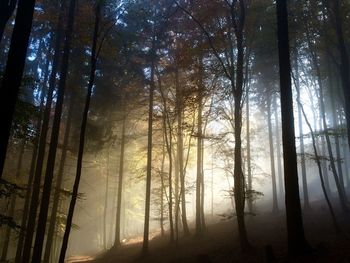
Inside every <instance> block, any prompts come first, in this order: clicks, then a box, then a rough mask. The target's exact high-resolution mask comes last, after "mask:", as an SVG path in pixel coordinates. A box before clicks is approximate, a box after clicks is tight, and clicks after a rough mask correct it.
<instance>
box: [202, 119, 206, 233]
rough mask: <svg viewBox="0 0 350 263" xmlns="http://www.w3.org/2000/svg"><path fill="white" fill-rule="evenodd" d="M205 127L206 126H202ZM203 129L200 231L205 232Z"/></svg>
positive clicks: (203, 134) (203, 135)
mask: <svg viewBox="0 0 350 263" xmlns="http://www.w3.org/2000/svg"><path fill="white" fill-rule="evenodd" d="M204 126H206V125H204ZM205 129H206V128H205V127H204V128H203V133H202V154H201V157H202V161H201V166H202V174H201V175H202V178H201V187H202V188H201V190H202V191H201V222H202V230H203V231H206V230H207V226H206V224H205V214H204V205H205V201H204V199H205V183H204V139H203V138H204V137H205Z"/></svg>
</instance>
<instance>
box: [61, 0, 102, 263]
mask: <svg viewBox="0 0 350 263" xmlns="http://www.w3.org/2000/svg"><path fill="white" fill-rule="evenodd" d="M75 2H76V1H75V0H72V2H71V7H70V14H71V15H74V10H75V5H76V3H75ZM100 12H101V2H100V1H97V3H96V5H95V25H94V33H93V38H92V48H91V50H92V52H91V61H90V67H91V68H90V76H89V83H88V88H87V95H86V100H85V106H84V111H83V117H82V121H81V126H80V137H79V150H78V161H77V170H76V175H75V180H74V185H73V191H72V198H71V201H70V204H69V209H68V215H67V222H66V228H65V231H64V236H63V240H62V247H61V251H60V256H59V263H64V259H65V256H66V251H67V247H68V239H69V234H70V231H71V228H72V221H73V214H74V208H75V204H76V201H77V197H78V189H79V184H80V178H81V169H82V163H83V155H84V146H85V131H86V124H87V118H88V113H89V109H90V102H91V94H92V88H93V86H94V83H95V77H96V63H97V59H98V54H99V49H98V46H97V43H98V42H97V41H98V34H99V27H100V19H101V17H100V16H101V14H100ZM73 22H74V20H73V21H71V24H70V25H71V29H72V27H73Z"/></svg>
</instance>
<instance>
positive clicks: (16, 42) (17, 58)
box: [0, 0, 35, 179]
mask: <svg viewBox="0 0 350 263" xmlns="http://www.w3.org/2000/svg"><path fill="white" fill-rule="evenodd" d="M2 2H4V1H2ZM34 5H35V0H19V2H18V7H17V15H16V20H15V26H14V28H13V33H12V38H11V45H10V50H9V52H8V58H7V64H6V69H5V73H4V76H3V79H2V85H1V96H0V116H1V120H0V122H1V132H2V135H1V136H0V179H1V177H2V173H3V170H4V165H5V160H6V151H7V145H8V142H9V138H10V132H11V124H12V120H13V116H14V112H15V107H16V102H17V97H18V93H19V88H20V86H21V81H22V75H23V71H24V65H25V60H26V55H27V48H28V43H29V36H30V31H31V28H32V21H33V12H34Z"/></svg>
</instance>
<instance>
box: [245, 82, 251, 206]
mask: <svg viewBox="0 0 350 263" xmlns="http://www.w3.org/2000/svg"><path fill="white" fill-rule="evenodd" d="M246 114H247V127H246V129H247V172H248V173H247V179H248V185H247V190H248V191H249V193H250V194H249V196H248V200H247V201H248V211H249V213H253V196H252V191H253V178H252V164H251V154H250V107H249V89H248V88H247V89H246Z"/></svg>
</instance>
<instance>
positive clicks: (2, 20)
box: [0, 0, 17, 43]
mask: <svg viewBox="0 0 350 263" xmlns="http://www.w3.org/2000/svg"><path fill="white" fill-rule="evenodd" d="M16 4H17V0H10V1H1V2H0V43H1V40H2V36H3V35H4V31H5V27H6V24H7V22H8V20H9V19H10V18H11V16H12V14H13V11H15V8H16Z"/></svg>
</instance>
